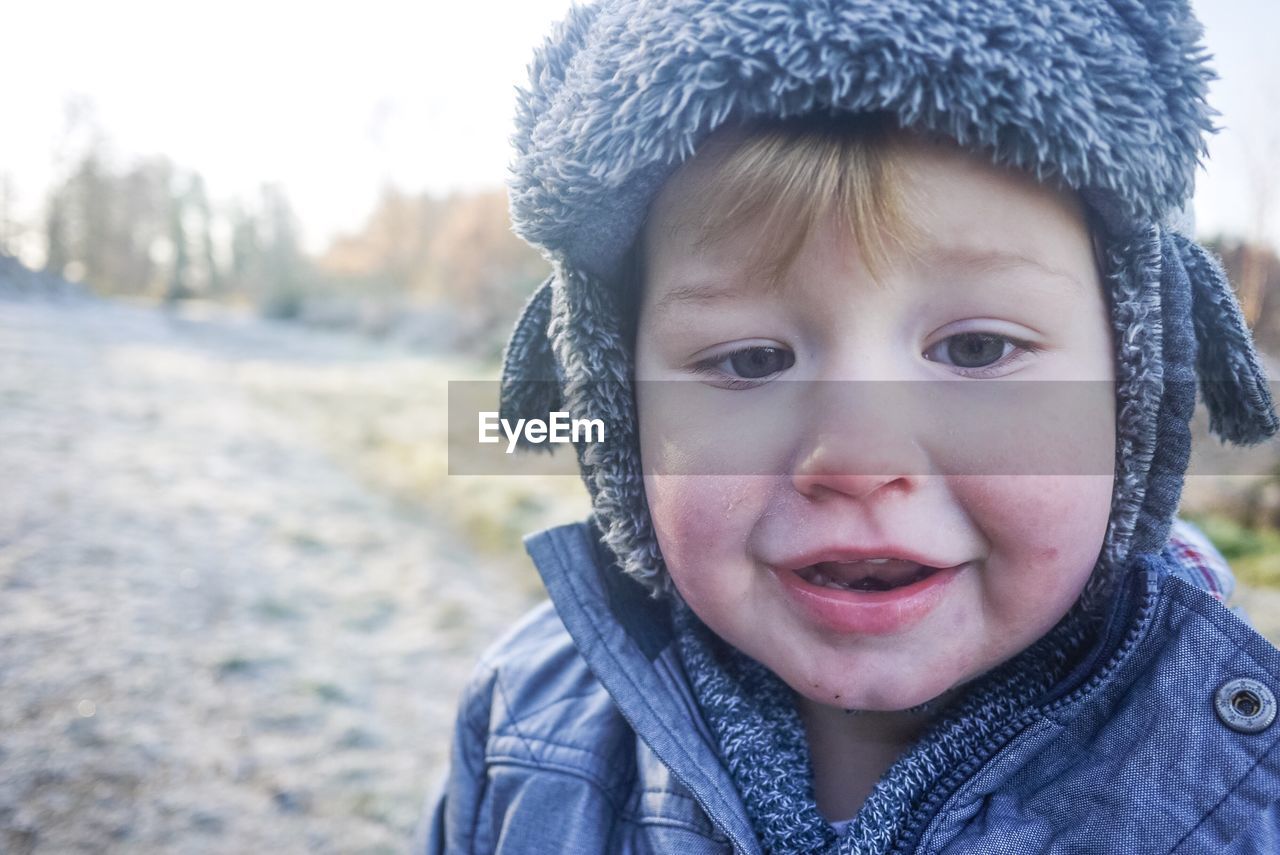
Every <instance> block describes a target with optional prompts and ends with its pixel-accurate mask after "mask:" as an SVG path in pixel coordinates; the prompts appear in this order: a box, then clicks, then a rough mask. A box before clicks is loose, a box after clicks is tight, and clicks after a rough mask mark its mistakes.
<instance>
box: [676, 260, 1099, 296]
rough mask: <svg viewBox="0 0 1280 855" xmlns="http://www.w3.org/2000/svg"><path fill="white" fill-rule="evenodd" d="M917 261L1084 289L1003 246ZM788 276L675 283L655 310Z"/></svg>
mask: <svg viewBox="0 0 1280 855" xmlns="http://www.w3.org/2000/svg"><path fill="white" fill-rule="evenodd" d="M917 258H918V260H919V261H922V262H924V263H925V264H926V265H928V266H943V265H954V266H957V267H963V268H967V269H969V270H971V271H973V272H975V273H989V272H994V271H1000V270H1010V269H1014V268H1020V267H1022V268H1031V269H1032V270H1036V271H1039V272H1040V273H1042V274H1044V275H1046V276H1048V277H1050V278H1053V279H1060V280H1063V281H1065V282H1068V283H1070V284H1071V285H1073V286H1074V287H1076V288H1077V289H1080V290H1084V283H1082V282H1081V281H1080V280H1079V279H1077V278H1076V277H1075V276H1072V275H1071V274H1070V273H1066V272H1064V271H1062V270H1056V269H1054V268H1052V267H1049V266H1048V265H1046V264H1043V263H1042V262H1040V261H1038V260H1036V259H1035V258H1032V257H1030V256H1026V255H1021V254H1019V253H1016V252H1011V251H1009V250H1005V249H978V248H975V247H967V246H935V247H932V248H930V249H929V250H927V251H925V252H923V253H920V254H919V255H918V256H917ZM788 281H789V278H788V277H785V276H783V277H777V278H773V277H748V278H746V279H744V280H737V279H735V280H733V281H730V282H723V283H722V282H717V281H715V280H711V279H706V280H703V279H697V280H694V281H692V282H689V283H687V284H683V285H676V286H674V287H673V288H671V289H670V290H668V291H667V292H666V293H665V294H663V295H662V297H660V298H659V299H658V301H657V303H655V304H654V307H653V309H654V311H655V312H667V311H670V310H672V309H675V308H677V307H680V306H690V305H709V304H712V303H718V302H721V301H723V300H731V299H733V298H735V297H741V296H743V295H746V294H777V293H785V291H786V288H787V282H788Z"/></svg>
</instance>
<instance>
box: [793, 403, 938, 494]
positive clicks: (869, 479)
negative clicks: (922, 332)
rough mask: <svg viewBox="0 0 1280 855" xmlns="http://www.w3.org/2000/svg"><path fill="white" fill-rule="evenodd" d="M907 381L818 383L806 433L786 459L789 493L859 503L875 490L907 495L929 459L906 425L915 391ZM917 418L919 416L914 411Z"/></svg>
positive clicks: (928, 467) (915, 408) (910, 420)
mask: <svg viewBox="0 0 1280 855" xmlns="http://www.w3.org/2000/svg"><path fill="white" fill-rule="evenodd" d="M915 385H922V384H911V383H910V382H909V381H908V382H906V383H905V384H904V383H901V382H887V383H884V382H882V383H874V382H839V383H830V384H828V383H823V384H818V386H819V387H820V392H819V395H820V400H818V401H815V404H816V406H814V407H813V408H812V409H810V410H809V413H810V415H811V418H810V419H806V421H808V422H809V429H808V430H807V431H803V432H802V440H801V445H800V447H799V448H798V449H797V453H796V454H795V456H794V457H793V458H792V459H793V460H795V461H796V462H795V465H794V466H793V468H792V473H791V480H792V485H793V486H794V488H795V490H796V491H797V492H799V493H801V494H803V495H805V496H808V497H810V498H814V499H817V498H821V497H822V496H823V495H824V494H836V493H838V494H843V495H845V496H848V497H851V498H854V499H865V498H867V497H868V496H870V495H872V494H874V493H877V492H878V491H893V492H913V491H914V490H916V489H917V488H918V487H919V485H920V484H921V483H922V482H923V480H924V479H925V478H926V477H927V476H928V475H929V474H930V473H931V466H932V463H931V459H930V455H929V454H928V452H927V451H926V450H925V447H924V446H923V445H922V444H921V442H920V439H921V437H920V436H918V435H917V434H918V431H916V430H915V429H914V428H913V427H912V424H913V423H914V424H918V422H917V419H916V418H915V414H917V413H916V411H918V409H919V407H918V406H917V405H918V404H919V401H917V400H913V399H916V398H917V397H918V393H919V391H921V390H918V389H914V388H912V387H913V386H915ZM918 415H923V413H918Z"/></svg>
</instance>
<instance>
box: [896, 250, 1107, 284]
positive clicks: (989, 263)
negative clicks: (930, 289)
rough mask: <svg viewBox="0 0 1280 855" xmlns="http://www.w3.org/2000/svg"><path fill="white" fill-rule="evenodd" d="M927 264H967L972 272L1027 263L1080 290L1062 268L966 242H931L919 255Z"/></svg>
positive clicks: (1019, 265)
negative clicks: (933, 244) (943, 244)
mask: <svg viewBox="0 0 1280 855" xmlns="http://www.w3.org/2000/svg"><path fill="white" fill-rule="evenodd" d="M919 258H920V260H921V261H923V262H925V263H926V264H929V265H939V266H941V265H955V266H957V267H963V268H967V269H969V270H971V271H973V272H975V273H990V272H994V271H999V270H1009V269H1012V268H1018V267H1029V268H1031V269H1032V270H1036V271H1039V272H1040V273H1042V274H1044V275H1046V276H1049V277H1051V278H1053V279H1062V280H1065V281H1066V282H1069V283H1071V284H1072V285H1074V286H1075V287H1076V288H1077V289H1079V290H1081V291H1083V290H1084V283H1083V282H1081V281H1080V280H1079V279H1077V278H1076V277H1075V276H1072V275H1071V274H1070V273H1067V272H1065V271H1063V270H1057V269H1055V268H1052V267H1049V266H1048V265H1047V264H1044V263H1043V262H1041V261H1039V260H1038V259H1036V258H1033V257H1031V256H1028V255H1022V254H1020V253H1017V252H1011V251H1009V250H1006V249H978V248H975V247H968V246H935V247H932V248H931V249H929V250H928V251H926V252H923V253H921V254H920V256H919Z"/></svg>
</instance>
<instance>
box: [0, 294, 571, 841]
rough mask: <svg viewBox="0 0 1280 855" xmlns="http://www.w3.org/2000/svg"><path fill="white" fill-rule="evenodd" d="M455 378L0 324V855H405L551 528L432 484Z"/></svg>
mask: <svg viewBox="0 0 1280 855" xmlns="http://www.w3.org/2000/svg"><path fill="white" fill-rule="evenodd" d="M462 370H463V367H462V366H458V365H454V364H450V363H448V362H443V361H432V360H426V359H422V358H419V357H410V356H407V355H405V354H404V353H401V352H397V351H395V350H394V349H387V348H380V347H378V346H376V345H372V344H370V343H369V342H367V341H365V340H362V339H358V338H354V337H342V336H336V335H331V334H313V333H308V332H305V331H301V330H297V329H291V328H288V327H283V326H279V325H272V324H266V323H262V322H259V321H254V320H250V319H247V318H239V317H236V316H229V315H218V316H217V317H204V318H201V317H195V316H191V317H180V316H166V315H164V314H162V313H160V312H157V311H155V310H153V309H149V308H141V307H139V308H132V307H128V306H120V305H114V304H109V303H108V304H100V303H97V302H96V301H93V302H80V301H72V302H67V303H64V304H52V303H43V302H27V303H20V302H4V301H0V411H2V412H3V414H4V418H3V419H2V420H0V472H3V483H4V488H3V490H2V491H0V590H2V591H3V593H0V851H3V852H5V853H24V852H103V851H120V852H125V851H127V852H160V851H174V850H177V849H181V850H182V851H195V852H202V851H210V852H214V851H216V852H234V853H241V852H259V851H275V852H344V853H347V852H402V851H404V849H405V847H406V845H407V840H408V837H409V835H410V833H411V831H412V827H413V824H414V823H415V822H416V820H417V818H418V815H419V811H420V808H421V803H422V800H423V798H424V797H425V795H426V793H427V791H428V788H429V786H430V785H432V784H433V783H434V781H435V779H436V777H437V776H438V775H439V773H440V771H441V768H442V762H443V759H444V752H445V751H446V750H447V745H448V737H449V733H450V730H451V726H452V716H453V711H454V705H455V702H456V694H457V691H458V689H459V687H460V686H461V683H462V681H463V680H464V679H465V676H466V674H467V672H468V671H469V669H470V668H471V666H472V664H473V662H474V660H475V657H476V655H477V653H478V651H479V649H480V648H481V647H482V646H483V645H485V644H487V643H488V642H489V641H491V640H492V639H494V638H495V637H496V636H497V635H498V634H499V633H500V632H502V631H503V630H504V629H505V628H506V627H508V626H509V625H510V624H511V622H512V621H513V620H514V619H515V617H516V616H517V615H519V614H520V613H521V612H522V611H523V610H525V609H526V608H527V607H528V606H529V605H530V604H531V602H532V601H533V600H534V598H535V596H536V589H537V587H536V583H535V582H534V580H533V573H532V571H531V570H530V569H529V568H528V566H527V563H526V562H523V561H519V560H517V551H518V549H519V546H518V544H519V541H518V537H516V534H515V527H516V526H534V525H539V524H542V523H543V522H544V521H545V522H551V521H554V520H553V517H554V514H553V513H552V512H551V511H550V510H547V511H542V510H540V509H539V508H538V507H535V505H536V502H535V501H534V500H532V499H529V498H521V496H520V494H519V491H518V489H517V490H516V491H509V492H508V493H507V494H503V495H501V496H498V495H496V494H493V491H494V490H495V489H496V487H495V485H494V484H493V483H492V482H493V480H494V479H487V480H488V481H489V482H490V483H489V484H484V483H481V482H483V481H485V480H486V479H474V482H473V483H470V484H467V483H459V484H457V485H452V484H450V485H446V484H445V481H444V479H445V477H446V476H445V475H444V463H443V454H444V446H443V441H442V440H439V439H437V438H436V437H437V436H438V435H440V434H441V432H442V431H443V430H444V424H445V422H444V415H443V406H444V403H443V402H444V394H443V387H444V383H445V381H446V380H447V379H448V378H450V377H451V376H454V372H458V371H462ZM472 370H474V369H472ZM557 480H559V481H563V482H565V483H564V485H563V486H564V487H565V488H566V489H565V490H564V492H565V493H566V495H568V496H569V497H570V498H569V502H570V504H572V499H573V498H578V500H579V501H582V500H581V497H575V496H574V494H573V490H575V489H576V490H577V491H578V492H581V487H580V486H578V485H577V484H576V482H574V481H573V480H572V479H568V478H562V479H557ZM446 486H448V489H446ZM454 487H456V490H455V489H454ZM529 489H530V490H532V486H530V488H529ZM502 502H508V503H510V506H507V505H504V504H502ZM467 508H469V510H468V509H467ZM481 509H484V510H485V511H486V513H483V514H482V513H481ZM513 509H514V510H515V511H516V513H514V514H513V513H511V511H512V510H513ZM580 510H581V508H580V507H575V508H573V509H567V508H566V509H563V511H562V513H561V518H562V519H569V518H573V517H576V516H577V515H578V514H579V513H580ZM487 514H493V515H494V516H496V517H499V518H501V519H503V520H504V521H503V522H502V523H500V524H495V525H490V524H488V523H486V522H484V520H485V519H486V517H487ZM482 543H483V544H488V545H489V548H488V549H487V550H485V549H477V548H475V546H474V545H475V544H482Z"/></svg>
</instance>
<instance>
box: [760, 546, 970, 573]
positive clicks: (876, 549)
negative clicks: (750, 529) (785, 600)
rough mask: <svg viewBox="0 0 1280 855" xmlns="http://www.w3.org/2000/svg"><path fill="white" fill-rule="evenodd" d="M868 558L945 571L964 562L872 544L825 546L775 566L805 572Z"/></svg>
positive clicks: (906, 549) (908, 549)
mask: <svg viewBox="0 0 1280 855" xmlns="http://www.w3.org/2000/svg"><path fill="white" fill-rule="evenodd" d="M868 558H889V559H893V560H897V561H909V562H911V563H913V564H920V565H923V566H925V567H934V568H937V569H945V568H947V567H954V566H956V565H958V564H963V563H964V562H963V561H950V560H948V559H946V558H941V557H939V556H937V555H927V554H925V553H923V552H918V551H916V550H913V549H910V548H907V547H903V546H895V545H893V544H871V545H866V546H823V547H820V548H817V549H811V550H809V551H807V552H804V553H803V554H800V555H797V556H795V557H792V558H787V559H784V560H783V561H780V562H777V563H776V564H775V565H774V566H775V567H777V568H779V569H782V570H803V569H804V568H806V567H812V566H813V565H815V564H822V563H823V562H827V561H865V560H867V559H868Z"/></svg>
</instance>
